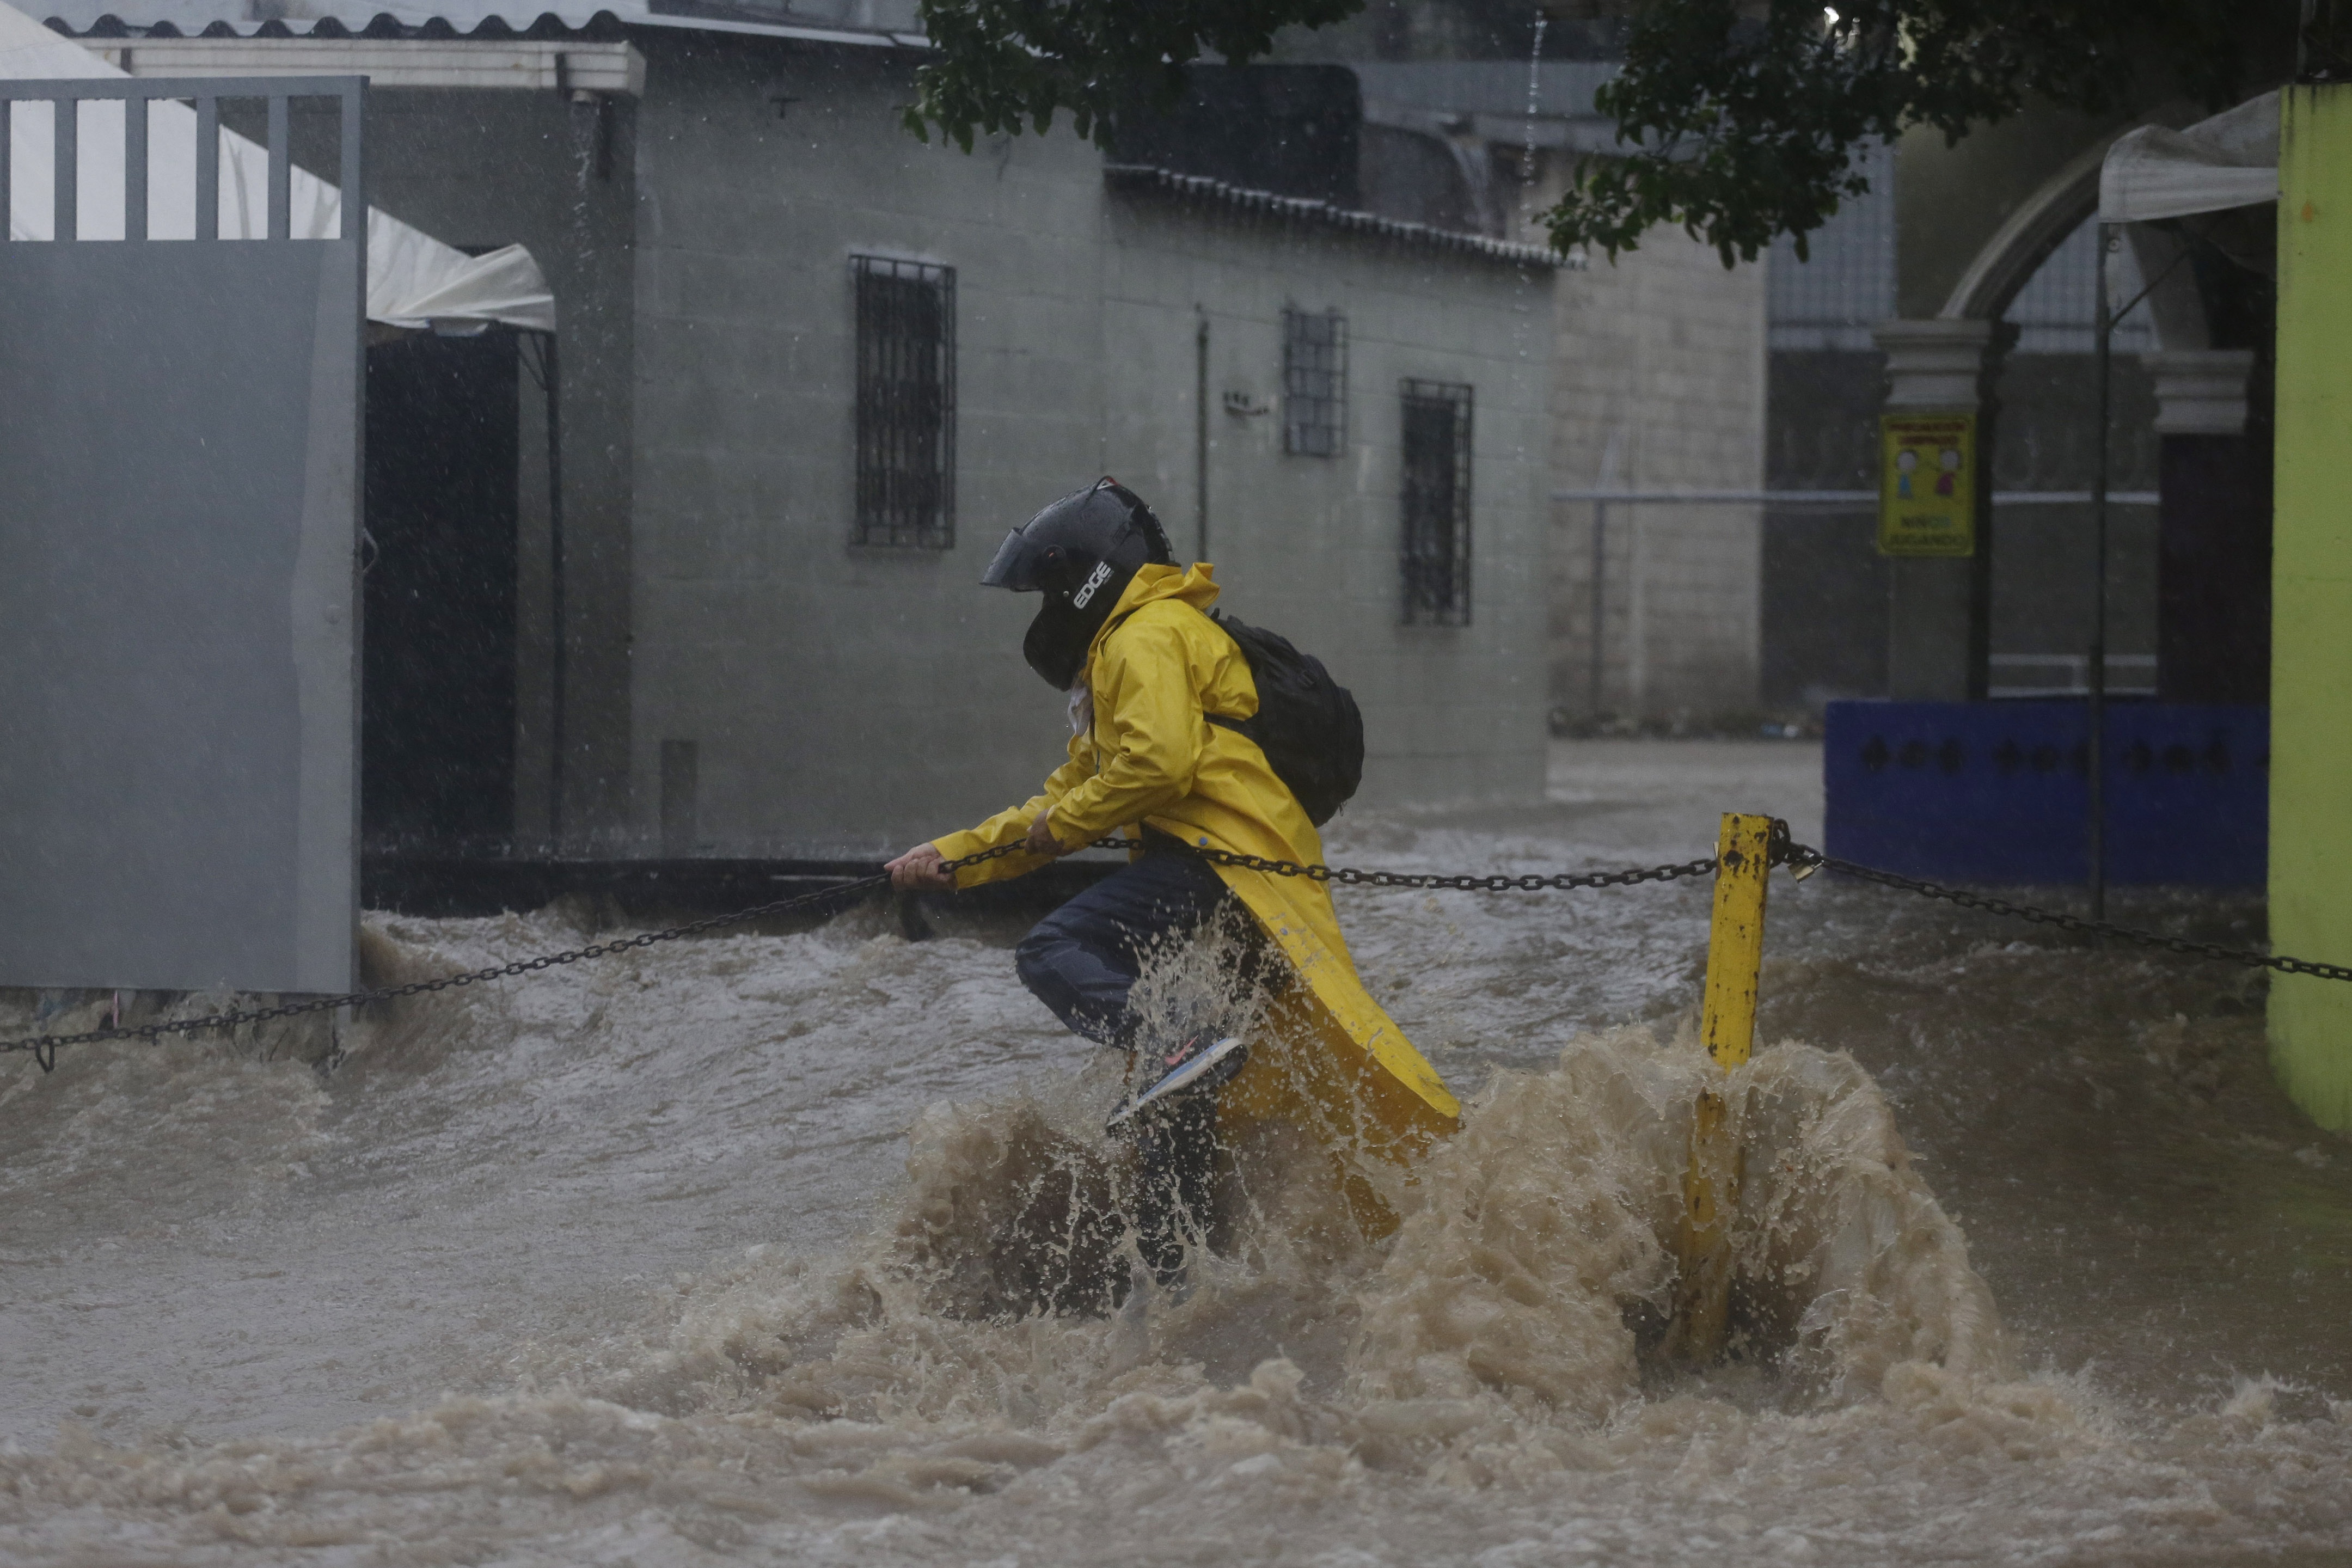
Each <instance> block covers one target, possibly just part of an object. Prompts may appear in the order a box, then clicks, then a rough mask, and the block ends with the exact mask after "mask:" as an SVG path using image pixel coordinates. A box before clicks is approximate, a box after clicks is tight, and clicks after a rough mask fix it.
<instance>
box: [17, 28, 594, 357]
mask: <svg viewBox="0 0 2352 1568" xmlns="http://www.w3.org/2000/svg"><path fill="white" fill-rule="evenodd" d="M123 74H124V73H123V72H121V71H120V70H118V69H116V68H114V67H112V66H110V65H108V64H107V63H105V62H104V61H103V60H100V58H98V57H97V56H95V55H93V54H91V53H90V52H89V50H88V49H85V48H83V47H81V46H80V45H79V44H76V43H74V42H73V41H72V40H71V39H69V38H64V37H59V36H58V35H57V34H56V33H53V32H51V31H50V30H49V29H48V28H47V27H45V26H41V24H39V23H38V22H36V21H34V20H33V19H32V18H31V17H29V16H26V15H25V14H24V13H23V12H21V11H18V10H16V9H14V8H12V7H10V6H9V5H5V4H0V80H13V79H79V78H89V77H120V76H121V75H123ZM122 125H123V121H122V116H121V113H120V112H119V111H115V112H100V111H98V110H85V111H84V113H83V116H82V120H81V123H80V126H79V148H78V151H79V160H78V166H79V177H78V181H77V184H78V189H77V192H76V203H77V206H78V209H79V233H80V237H81V238H83V239H121V237H122V198H123V185H122ZM147 135H148V167H149V170H150V174H149V177H148V186H147V232H148V234H149V235H150V236H151V237H153V238H156V239H193V238H194V237H195V233H196V219H195V157H196V153H195V149H196V114H195V110H193V109H191V108H189V107H188V106H187V105H186V104H184V103H176V102H171V101H157V102H153V103H151V104H150V105H149V106H148V118H147ZM55 145H56V143H55V141H54V132H53V128H52V122H51V121H50V119H49V115H48V112H47V110H46V109H44V108H43V107H42V106H40V105H37V104H26V105H24V106H22V107H20V108H19V109H18V110H16V119H15V121H14V126H13V134H12V136H11V138H10V147H11V158H10V187H9V188H10V192H11V195H10V202H9V210H8V233H9V237H10V238H11V239H21V240H45V239H48V238H51V237H53V233H54V226H55V211H56V209H55V205H54V202H55V194H56V193H55V179H56V167H57V164H56V156H55ZM268 172H269V155H268V152H267V151H266V150H265V149H264V148H262V147H260V146H259V145H257V143H255V142H251V141H248V140H247V139H246V138H245V137H242V136H239V135H236V133H234V132H223V133H222V135H221V150H220V230H219V232H220V237H222V238H223V239H257V238H262V237H266V233H267V227H266V226H267V224H268V204H267V199H266V197H265V195H264V192H265V191H266V190H267V188H268ZM290 184H291V185H292V187H293V234H294V237H296V238H298V239H330V238H332V237H335V236H336V235H338V234H340V233H341V223H342V193H341V192H340V191H338V190H337V189H336V188H335V187H334V186H332V185H331V184H327V183H326V182H325V181H323V180H320V179H317V178H315V177H313V176H312V175H310V174H305V173H304V172H303V171H302V170H300V169H299V168H298V169H295V170H292V171H291V172H290ZM367 251H368V279H367V313H368V319H369V320H370V321H380V322H382V323H383V324H384V325H386V326H392V327H408V328H419V327H429V326H432V325H434V324H435V323H436V322H439V323H441V324H443V325H458V326H465V325H475V326H478V325H483V324H487V323H488V322H492V321H499V322H504V323H505V324H506V325H508V326H512V327H527V328H530V329H532V330H534V331H543V332H551V331H554V330H555V296H554V295H553V294H552V293H551V292H550V291H549V289H548V287H547V279H545V278H544V277H543V276H541V273H540V270H539V263H538V262H536V261H534V260H532V259H531V256H530V251H528V250H525V249H524V248H523V247H521V246H520V245H509V246H508V247H506V248H505V249H503V250H494V251H491V252H490V253H489V254H488V255H487V256H467V254H466V253H465V252H464V251H462V250H457V249H453V248H452V247H449V246H446V245H444V244H442V243H441V242H440V241H439V240H437V239H435V238H434V237H431V236H430V235H427V234H424V233H421V232H420V231H418V230H416V229H414V228H411V227H410V226H408V225H406V224H404V223H402V222H401V221H400V220H399V219H397V218H391V217H386V216H384V215H383V213H380V212H377V211H375V210H374V209H373V208H370V209H369V211H368V247H367Z"/></svg>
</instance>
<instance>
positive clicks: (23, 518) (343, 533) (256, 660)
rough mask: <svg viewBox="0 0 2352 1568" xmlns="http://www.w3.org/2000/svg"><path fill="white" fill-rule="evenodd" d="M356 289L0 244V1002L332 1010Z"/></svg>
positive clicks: (99, 252) (300, 273)
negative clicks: (114, 990) (289, 1000)
mask: <svg viewBox="0 0 2352 1568" xmlns="http://www.w3.org/2000/svg"><path fill="white" fill-rule="evenodd" d="M68 85H69V84H66V83H61V82H46V83H37V84H36V83H15V82H11V83H0V97H26V98H30V97H53V96H58V92H59V89H64V88H67V87H68ZM75 85H78V84H75ZM90 85H91V86H92V87H93V88H94V89H97V90H96V91H95V92H93V93H92V94H91V96H99V95H102V94H104V93H105V91H106V86H107V85H108V84H103V83H93V84H90ZM221 85H222V84H219V83H213V84H208V85H207V87H206V90H207V91H213V90H218V89H220V88H221ZM336 86H337V87H338V88H342V87H347V86H348V87H353V88H355V86H356V84H347V83H337V84H336ZM263 90H276V91H283V90H285V89H284V84H271V85H270V87H268V88H265V89H263ZM258 95H259V94H258V93H257V94H256V96H258ZM351 104H352V109H353V110H356V97H355V96H354V97H353V98H352V100H351ZM346 124H347V126H350V127H351V128H352V129H353V130H354V131H355V130H356V127H357V114H356V112H352V113H349V114H347V116H346ZM352 151H353V152H354V153H355V152H356V149H353V150H352ZM346 163H347V171H348V173H349V174H357V173H358V163H357V160H356V157H352V158H350V159H347V161H346ZM351 184H356V181H352V182H351ZM351 184H347V187H346V201H347V204H348V205H347V206H346V209H345V210H347V211H350V210H354V209H355V207H356V205H357V204H356V203H354V202H352V196H353V195H355V194H356V193H354V192H353V191H352V189H351ZM364 271H365V265H364V252H363V242H362V241H361V240H359V239H358V238H356V237H355V238H354V239H352V240H328V241H300V242H294V241H277V240H272V241H242V242H217V241H216V242H210V243H207V242H204V241H194V242H191V241H177V242H146V243H141V242H82V241H74V242H38V243H27V242H17V243H7V244H0V409H5V416H0V984H7V985H64V986H120V987H123V988H137V989H157V990H193V989H199V988H205V987H213V986H226V987H229V988H233V989H236V990H242V991H275V992H334V991H342V990H346V989H349V988H350V986H351V984H352V977H353V946H354V930H355V914H356V907H357V906H356V897H357V883H356V855H357V825H356V811H355V802H356V796H357V789H356V782H357V781H356V776H355V775H356V752H357V747H356V738H357V714H356V686H355V671H356V668H357V658H356V644H357V632H358V627H357V625H356V621H357V616H356V605H357V595H356V579H355V574H354V564H353V562H354V542H355V540H356V537H357V530H358V507H359V496H358V484H357V480H358V474H359V462H358V458H359V402H358V399H359V395H360V374H361V357H360V342H361V309H362V279H363V276H364Z"/></svg>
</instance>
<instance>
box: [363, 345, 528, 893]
mask: <svg viewBox="0 0 2352 1568" xmlns="http://www.w3.org/2000/svg"><path fill="white" fill-rule="evenodd" d="M517 370H518V363H517V356H516V339H515V334H514V333H512V332H510V331H500V330H495V329H494V330H491V331H485V332H482V333H479V334H478V335H476V336H473V337H462V338H458V337H441V336H438V335H436V334H435V333H432V332H410V333H406V334H404V335H403V336H401V337H399V338H396V339H394V340H393V341H391V342H383V343H379V344H376V345H374V346H373V347H371V348H370V349H369V350H368V363H367V529H368V533H369V535H370V537H371V541H372V543H373V550H372V552H371V553H372V556H373V563H372V564H371V565H370V566H369V568H368V572H367V580H366V583H367V586H366V595H365V602H366V616H367V618H366V623H365V634H364V640H363V643H362V664H361V679H360V715H361V732H360V828H361V837H362V841H363V842H364V843H365V845H366V847H368V849H370V850H371V851H375V852H384V851H400V852H406V853H411V854H415V853H419V852H423V853H431V854H443V855H490V854H502V853H505V852H506V851H507V849H508V848H509V845H510V841H511V840H512V837H513V835H514V805H515V608H516V583H515V567H516V559H515V552H516V543H515V540H516V521H517V516H516V506H517V495H516V463H517V459H518V455H519V454H518V450H517V436H518V431H517V418H516V414H517V404H516V396H517V391H518V383H517Z"/></svg>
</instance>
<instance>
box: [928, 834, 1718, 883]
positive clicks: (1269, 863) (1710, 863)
mask: <svg viewBox="0 0 2352 1568" xmlns="http://www.w3.org/2000/svg"><path fill="white" fill-rule="evenodd" d="M1027 847H1028V846H1027V845H1026V844H1021V843H1014V844H1000V845H998V846H997V847H995V848H993V849H983V850H982V851H980V853H978V854H977V855H968V856H966V857H964V858H962V859H961V860H954V861H950V862H948V868H949V869H959V868H962V867H965V866H976V865H978V864H980V863H981V862H982V861H983V860H993V859H996V858H999V857H1000V856H1004V855H1018V854H1020V853H1021V852H1022V851H1023V850H1024V849H1026V848H1027ZM1077 847H1078V848H1080V849H1134V848H1137V847H1139V841H1138V840H1136V839H1132V838H1097V839H1095V840H1093V841H1092V842H1091V843H1087V844H1081V845H1079V846H1077ZM1160 847H1165V848H1167V849H1170V850H1174V851H1177V852H1180V853H1182V854H1186V855H1190V856H1192V858H1194V859H1196V860H1206V861H1208V862H1209V863H1210V864H1211V865H1213V866H1237V867H1239V868H1242V869H1243V870H1245V871H1261V872H1265V874H1267V875H1269V876H1275V877H1304V878H1306V879H1307V880H1308V881H1310V882H1338V883H1340V884H1342V885H1343V886H1346V887H1350V888H1424V889H1432V890H1434V891H1451V892H1462V893H1540V892H1544V891H1547V890H1549V889H1559V890H1562V891H1566V890H1571V889H1580V888H1631V887H1636V886H1638V885H1640V884H1641V883H1643V882H1672V881H1675V880H1677V879H1681V878H1684V877H1704V876H1706V875H1707V874H1709V873H1710V872H1712V871H1713V870H1714V869H1715V857H1714V856H1712V855H1710V856H1708V857H1707V858H1706V859H1704V860H1678V861H1675V862H1673V863H1672V864H1669V865H1664V866H1641V867H1633V868H1629V869H1626V870H1622V871H1563V872H1561V873H1559V875H1557V876H1551V877H1537V876H1521V877H1505V876H1485V877H1482V876H1478V875H1476V874H1475V873H1471V874H1465V875H1454V876H1449V875H1445V874H1444V873H1440V872H1435V871H1361V870H1358V869H1357V868H1354V867H1352V866H1322V865H1317V864H1314V863H1311V862H1309V863H1304V864H1302V863H1301V862H1299V861H1297V860H1274V859H1269V858H1266V857H1265V856H1263V855H1242V854H1237V853H1235V852H1234V851H1233V850H1231V849H1213V848H1211V847H1209V846H1207V845H1205V844H1187V843H1185V842H1183V841H1182V840H1181V839H1176V838H1163V839H1160V840H1157V841H1155V844H1154V848H1155V849H1157V848H1160Z"/></svg>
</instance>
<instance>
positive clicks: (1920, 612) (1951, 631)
mask: <svg viewBox="0 0 2352 1568" xmlns="http://www.w3.org/2000/svg"><path fill="white" fill-rule="evenodd" d="M1871 336H1872V337H1873V338H1874V339H1875V340H1876V341H1877V343H1878V347H1879V349H1880V351H1881V352H1883V353H1885V355H1886V407H1887V408H1888V409H1889V410H1895V409H1902V410H1905V411H1906V412H1917V413H1937V414H1974V415H1976V416H1977V473H1976V493H1977V548H1976V553H1975V554H1974V555H1972V556H1970V557H1969V558H1968V559H1967V560H1964V561H1952V560H1922V559H1916V558H1906V559H1898V560H1895V561H1891V562H1889V563H1887V564H1888V567H1889V571H1888V577H1889V578H1890V580H1891V584H1892V585H1891V588H1890V598H1889V604H1888V612H1889V613H1888V616H1887V623H1888V631H1887V647H1886V691H1887V695H1888V696H1890V697H1893V698H1895V699H1896V700H1910V701H1953V702H1957V701H1967V700H1975V699H1979V698H1981V697H1983V696H1984V692H1985V658H1986V654H1987V652H1988V648H1987V646H1986V642H1987V637H1988V635H1989V631H1990V626H1991V610H1992V442H1993V431H1992V425H1993V420H1992V414H1993V397H1992V387H1993V380H1994V377H1995V376H1996V375H1998V374H1999V373H2000V358H2001V355H2002V354H2003V353H2006V352H2007V350H2008V348H2009V345H2010V344H2011V343H2012V342H2016V341H2017V329H2016V328H2015V327H2012V326H2010V325H2009V324H2007V323H2006V322H2001V321H1944V320H1941V319H1937V320H1933V321H1882V322H1880V323H1879V324H1878V325H1877V326H1876V327H1875V328H1874V329H1872V332H1871Z"/></svg>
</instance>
